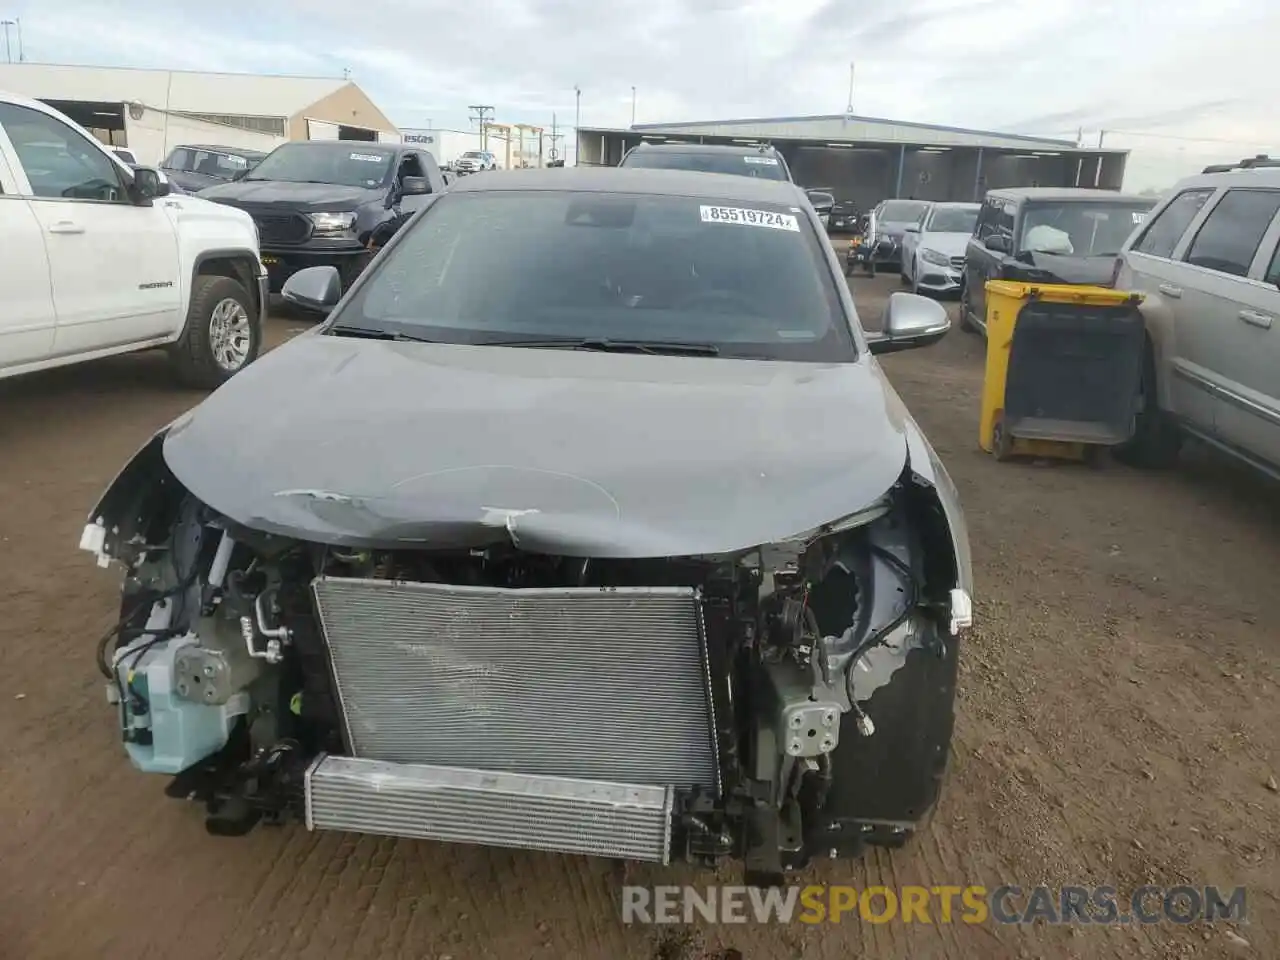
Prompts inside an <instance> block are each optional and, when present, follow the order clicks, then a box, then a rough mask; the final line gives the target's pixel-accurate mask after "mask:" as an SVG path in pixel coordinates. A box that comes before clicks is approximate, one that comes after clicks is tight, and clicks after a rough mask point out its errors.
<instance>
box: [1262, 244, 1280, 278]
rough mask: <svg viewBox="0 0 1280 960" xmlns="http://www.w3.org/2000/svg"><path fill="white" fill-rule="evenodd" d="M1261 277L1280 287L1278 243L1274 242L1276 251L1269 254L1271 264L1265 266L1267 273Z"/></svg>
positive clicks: (1279, 252)
mask: <svg viewBox="0 0 1280 960" xmlns="http://www.w3.org/2000/svg"><path fill="white" fill-rule="evenodd" d="M1263 279H1264V280H1265V281H1266V282H1267V283H1273V284H1275V285H1276V286H1277V287H1280V243H1277V244H1276V252H1275V253H1273V254H1272V255H1271V266H1269V267H1267V275H1266V276H1265V277H1264V278H1263Z"/></svg>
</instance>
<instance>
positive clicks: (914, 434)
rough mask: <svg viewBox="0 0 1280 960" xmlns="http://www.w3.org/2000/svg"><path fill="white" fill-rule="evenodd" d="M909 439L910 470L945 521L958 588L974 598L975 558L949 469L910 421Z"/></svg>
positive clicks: (906, 422)
mask: <svg viewBox="0 0 1280 960" xmlns="http://www.w3.org/2000/svg"><path fill="white" fill-rule="evenodd" d="M903 425H904V427H905V430H906V436H907V469H908V471H909V472H910V474H911V478H912V479H913V480H914V481H915V483H916V485H917V486H918V487H919V488H920V489H921V491H922V492H925V493H926V494H928V495H929V496H932V497H933V498H935V499H936V500H937V503H938V505H939V506H940V507H941V509H942V514H943V516H944V517H945V518H946V524H947V535H948V537H949V538H950V542H951V553H952V557H953V559H954V562H955V588H956V589H958V590H963V591H964V592H965V593H966V594H967V595H968V596H969V597H970V598H972V597H973V555H972V553H971V551H970V548H969V528H968V526H967V525H966V523H965V519H964V511H963V510H962V509H961V507H960V494H959V492H958V491H957V490H956V486H955V484H954V483H953V482H952V480H951V475H950V474H949V473H947V468H946V467H944V466H943V465H942V461H941V460H940V459H939V458H938V455H937V453H935V452H934V449H933V447H932V446H930V445H929V441H928V440H926V439H925V436H924V434H923V433H922V432H921V430H920V428H919V427H918V426H916V423H915V421H914V420H912V419H910V418H909V417H908V418H906V420H905V421H904V424H903Z"/></svg>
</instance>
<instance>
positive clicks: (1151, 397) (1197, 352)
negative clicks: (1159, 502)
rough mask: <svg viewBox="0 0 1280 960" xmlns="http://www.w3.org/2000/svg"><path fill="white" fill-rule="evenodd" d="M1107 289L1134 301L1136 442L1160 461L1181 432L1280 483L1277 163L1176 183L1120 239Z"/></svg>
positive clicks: (1146, 459) (1134, 451)
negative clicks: (1137, 306) (1138, 326)
mask: <svg viewBox="0 0 1280 960" xmlns="http://www.w3.org/2000/svg"><path fill="white" fill-rule="evenodd" d="M1116 286H1117V287H1118V288H1119V289H1121V290H1135V291H1139V292H1141V293H1142V294H1143V296H1144V297H1145V299H1144V300H1143V303H1142V307H1141V309H1142V313H1143V316H1144V317H1145V318H1146V323H1147V334H1148V337H1149V344H1148V346H1149V348H1150V349H1149V351H1148V354H1147V358H1146V375H1145V383H1144V388H1143V410H1142V412H1141V413H1140V414H1139V415H1138V422H1137V436H1136V437H1135V439H1134V441H1133V443H1132V444H1131V445H1130V447H1129V448H1128V449H1127V450H1125V451H1122V452H1123V453H1125V454H1127V455H1128V456H1129V458H1130V459H1131V460H1133V461H1135V462H1137V463H1141V464H1146V465H1151V466H1161V465H1168V464H1171V463H1172V462H1173V461H1174V460H1175V459H1176V458H1177V454H1178V449H1179V447H1180V446H1181V441H1182V438H1183V436H1184V435H1186V434H1192V435H1194V436H1196V437H1199V438H1200V439H1202V440H1205V441H1207V442H1209V443H1210V444H1213V445H1215V446H1217V447H1219V448H1221V449H1223V450H1225V451H1227V452H1229V453H1231V454H1233V455H1234V456H1236V457H1238V458H1239V459H1241V460H1243V461H1245V462H1247V463H1250V464H1252V465H1253V466H1255V467H1257V468H1259V469H1261V470H1263V471H1265V472H1267V473H1269V474H1271V475H1272V476H1276V477H1280V167H1277V166H1268V165H1253V166H1251V167H1245V166H1241V167H1237V168H1235V169H1233V170H1231V171H1228V172H1221V173H1211V174H1201V175H1199V176H1194V177H1190V178H1188V179H1186V180H1183V181H1181V182H1179V183H1178V184H1177V185H1176V186H1175V187H1174V188H1173V190H1171V191H1170V192H1169V193H1168V194H1167V195H1166V196H1165V197H1164V199H1163V200H1161V201H1160V204H1159V205H1158V206H1157V207H1156V208H1155V209H1154V210H1153V211H1152V212H1151V214H1150V215H1149V216H1148V217H1147V221H1146V224H1145V225H1144V226H1143V227H1142V229H1141V230H1139V231H1137V232H1135V233H1134V234H1133V235H1132V236H1130V237H1129V239H1128V240H1127V241H1126V242H1125V243H1124V246H1123V249H1122V251H1121V255H1120V261H1119V264H1118V269H1117V274H1116Z"/></svg>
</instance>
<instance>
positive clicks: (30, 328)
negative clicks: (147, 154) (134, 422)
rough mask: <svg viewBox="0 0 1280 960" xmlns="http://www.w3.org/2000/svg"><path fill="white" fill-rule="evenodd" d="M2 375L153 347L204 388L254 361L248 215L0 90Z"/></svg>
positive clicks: (256, 285) (258, 311)
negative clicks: (181, 192) (184, 192)
mask: <svg viewBox="0 0 1280 960" xmlns="http://www.w3.org/2000/svg"><path fill="white" fill-rule="evenodd" d="M0 195H2V199H0V236H3V237H4V255H3V256H0V287H2V288H3V290H4V309H3V310H0V377H10V376H14V375H16V374H22V373H30V372H34V371H36V370H45V369H49V368H51V367H59V366H63V365H65V364H69V363H76V362H78V361H81V360H92V359H95V358H98V357H105V356H110V355H112V354H117V353H126V352H129V351H133V350H144V349H148V348H153V347H160V348H164V349H166V350H167V351H168V352H169V355H170V357H171V358H172V359H173V361H174V364H175V366H176V368H177V371H178V373H179V374H180V375H181V376H182V378H183V379H184V380H185V381H186V382H187V383H190V384H193V385H196V386H201V387H211V386H216V385H217V384H219V383H221V382H223V381H224V380H226V379H227V378H228V377H230V376H231V375H232V374H234V373H236V372H237V371H239V370H241V369H243V368H244V367H245V366H246V365H247V364H249V363H251V362H252V361H253V360H254V358H255V357H256V356H257V355H258V351H259V349H260V348H261V345H262V325H263V321H264V318H265V312H266V306H267V295H266V276H265V274H264V272H263V269H262V264H261V262H260V261H259V258H258V238H257V235H256V234H255V232H254V228H253V221H252V220H250V219H249V217H248V216H246V215H245V214H243V213H241V212H240V211H238V210H229V209H226V208H224V207H218V206H216V205H214V204H211V203H207V202H205V201H203V200H199V199H197V198H196V197H188V196H181V197H179V196H172V195H170V191H169V183H168V182H167V180H166V179H165V178H164V175H163V174H161V173H160V172H159V171H157V170H155V169H152V168H149V167H143V166H138V167H135V168H133V169H130V168H129V167H128V166H127V165H126V164H125V163H124V162H123V161H122V160H120V159H119V157H118V156H117V155H116V154H115V153H114V152H113V151H112V150H110V149H109V148H107V147H105V146H103V145H102V144H101V143H99V142H98V141H97V140H96V139H94V138H93V137H92V136H91V135H90V134H89V133H88V131H86V130H85V129H84V128H82V127H80V126H78V125H77V124H75V123H73V122H72V121H71V120H70V119H68V118H67V117H66V116H64V115H63V114H61V113H59V112H58V111H56V110H54V109H52V108H51V107H48V106H46V105H45V104H43V103H41V102H39V101H36V100H29V99H27V98H25V97H18V96H12V95H10V94H5V93H0Z"/></svg>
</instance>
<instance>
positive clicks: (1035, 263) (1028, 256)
mask: <svg viewBox="0 0 1280 960" xmlns="http://www.w3.org/2000/svg"><path fill="white" fill-rule="evenodd" d="M1115 265H1116V258H1115V257H1064V256H1061V255H1058V254H1052V253H1021V254H1019V255H1018V257H1017V258H1016V259H1013V260H1006V261H1005V266H1004V269H1003V276H1004V278H1005V279H1006V280H1026V281H1034V282H1036V283H1068V284H1075V283H1078V284H1099V285H1101V286H1110V285H1111V277H1112V274H1113V272H1114V271H1115Z"/></svg>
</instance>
